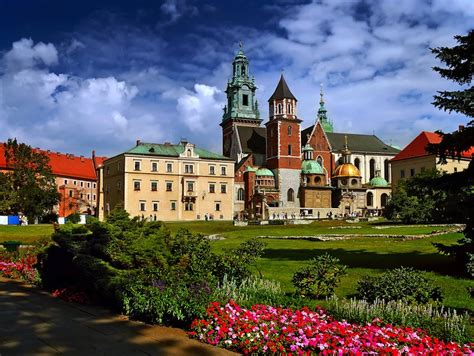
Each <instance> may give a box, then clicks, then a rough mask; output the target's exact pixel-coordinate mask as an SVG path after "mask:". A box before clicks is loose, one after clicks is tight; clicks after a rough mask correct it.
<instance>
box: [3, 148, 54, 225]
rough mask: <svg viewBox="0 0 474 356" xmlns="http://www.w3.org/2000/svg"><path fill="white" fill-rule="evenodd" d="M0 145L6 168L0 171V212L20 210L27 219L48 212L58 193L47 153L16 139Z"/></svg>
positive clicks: (14, 212)
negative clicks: (0, 201)
mask: <svg viewBox="0 0 474 356" xmlns="http://www.w3.org/2000/svg"><path fill="white" fill-rule="evenodd" d="M3 145H4V151H5V159H6V164H7V170H6V172H3V173H0V198H1V199H0V200H2V203H0V212H1V213H4V214H9V213H13V214H18V213H23V214H25V215H26V216H27V217H28V219H29V220H30V221H33V220H34V219H35V218H39V217H41V216H43V215H44V214H46V213H50V212H51V211H52V209H53V207H54V206H55V205H56V204H57V203H58V202H59V198H60V196H59V193H58V191H57V186H56V181H55V178H54V176H53V173H52V171H51V166H50V165H49V157H48V156H47V155H45V154H43V153H42V152H38V151H36V150H34V149H32V148H31V147H30V146H28V145H27V144H24V143H18V141H17V140H16V139H9V140H8V141H7V142H6V143H4V144H3Z"/></svg>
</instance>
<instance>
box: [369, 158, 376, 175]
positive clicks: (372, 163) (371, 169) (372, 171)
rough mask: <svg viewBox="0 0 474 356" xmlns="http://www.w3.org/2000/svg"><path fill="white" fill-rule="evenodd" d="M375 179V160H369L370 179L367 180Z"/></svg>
mask: <svg viewBox="0 0 474 356" xmlns="http://www.w3.org/2000/svg"><path fill="white" fill-rule="evenodd" d="M374 177H375V159H373V158H372V159H371V160H370V178H369V179H372V178H374Z"/></svg>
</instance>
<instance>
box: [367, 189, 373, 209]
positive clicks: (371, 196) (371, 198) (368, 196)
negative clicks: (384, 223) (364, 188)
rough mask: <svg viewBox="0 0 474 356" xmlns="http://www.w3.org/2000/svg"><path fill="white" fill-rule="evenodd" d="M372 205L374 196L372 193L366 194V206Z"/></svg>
mask: <svg viewBox="0 0 474 356" xmlns="http://www.w3.org/2000/svg"><path fill="white" fill-rule="evenodd" d="M372 205H374V195H373V194H372V192H368V193H367V206H372Z"/></svg>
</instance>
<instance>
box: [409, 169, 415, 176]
mask: <svg viewBox="0 0 474 356" xmlns="http://www.w3.org/2000/svg"><path fill="white" fill-rule="evenodd" d="M414 175H415V168H411V169H410V177H413V176H414Z"/></svg>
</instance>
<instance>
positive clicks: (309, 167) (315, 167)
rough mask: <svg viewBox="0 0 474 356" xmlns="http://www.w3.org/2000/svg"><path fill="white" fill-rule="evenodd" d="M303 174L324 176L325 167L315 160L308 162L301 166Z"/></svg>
mask: <svg viewBox="0 0 474 356" xmlns="http://www.w3.org/2000/svg"><path fill="white" fill-rule="evenodd" d="M301 172H302V173H303V174H324V170H323V167H321V165H320V164H319V163H318V162H317V161H315V160H306V161H303V163H302V164H301Z"/></svg>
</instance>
